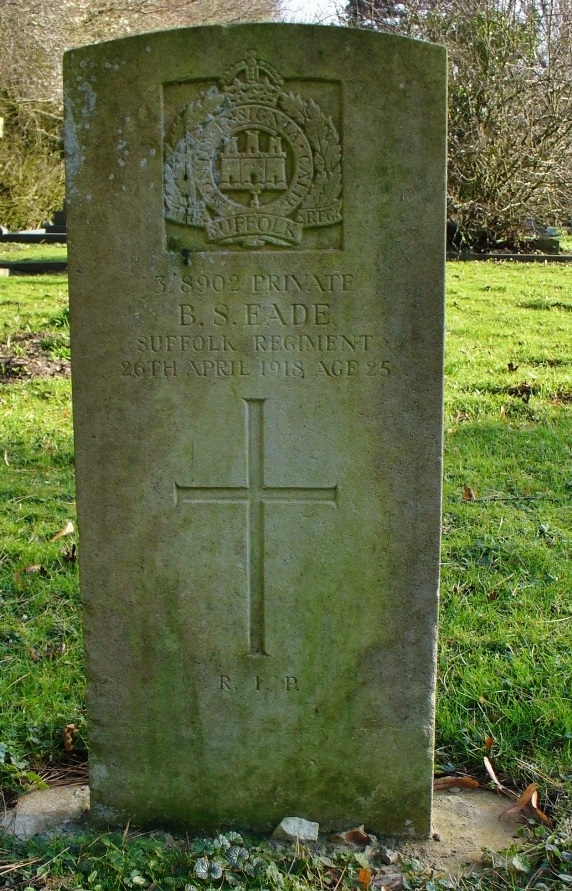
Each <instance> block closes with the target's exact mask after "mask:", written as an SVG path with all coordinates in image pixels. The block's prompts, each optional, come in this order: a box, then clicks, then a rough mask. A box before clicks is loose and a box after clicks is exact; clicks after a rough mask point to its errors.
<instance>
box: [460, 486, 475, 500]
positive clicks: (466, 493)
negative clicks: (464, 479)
mask: <svg viewBox="0 0 572 891" xmlns="http://www.w3.org/2000/svg"><path fill="white" fill-rule="evenodd" d="M476 500H477V496H476V495H475V493H474V492H473V490H472V489H471V487H470V486H467V484H466V483H465V485H464V486H463V501H476Z"/></svg>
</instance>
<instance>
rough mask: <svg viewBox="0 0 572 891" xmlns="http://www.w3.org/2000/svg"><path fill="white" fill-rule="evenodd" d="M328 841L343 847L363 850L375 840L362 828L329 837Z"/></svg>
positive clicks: (358, 827)
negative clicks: (354, 847)
mask: <svg viewBox="0 0 572 891" xmlns="http://www.w3.org/2000/svg"><path fill="white" fill-rule="evenodd" d="M330 841H332V842H335V843H337V844H343V845H355V846H356V847H357V848H365V847H366V846H367V845H371V844H372V843H373V842H374V841H375V839H374V837H373V836H371V835H368V834H367V832H366V831H365V827H364V826H357V827H356V828H355V829H348V830H347V832H339V833H335V834H334V835H331V836H330Z"/></svg>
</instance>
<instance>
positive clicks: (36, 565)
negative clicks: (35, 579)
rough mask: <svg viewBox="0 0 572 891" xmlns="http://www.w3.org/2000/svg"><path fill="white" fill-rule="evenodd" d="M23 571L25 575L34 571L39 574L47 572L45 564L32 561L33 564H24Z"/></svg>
mask: <svg viewBox="0 0 572 891" xmlns="http://www.w3.org/2000/svg"><path fill="white" fill-rule="evenodd" d="M24 572H25V573H26V575H33V574H34V573H36V572H37V573H38V574H39V575H41V576H46V575H47V574H48V570H47V569H46V567H45V566H42V564H41V563H34V565H33V566H25V567H24Z"/></svg>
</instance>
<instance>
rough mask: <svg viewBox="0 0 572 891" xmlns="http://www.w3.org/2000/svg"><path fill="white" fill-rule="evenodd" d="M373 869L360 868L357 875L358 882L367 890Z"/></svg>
mask: <svg viewBox="0 0 572 891" xmlns="http://www.w3.org/2000/svg"><path fill="white" fill-rule="evenodd" d="M371 877H372V871H371V869H363V868H362V869H360V870H359V872H358V875H357V880H358V884H359V885H360V886H361V887H362V888H363V889H364V891H367V889H368V888H369V886H370V884H371Z"/></svg>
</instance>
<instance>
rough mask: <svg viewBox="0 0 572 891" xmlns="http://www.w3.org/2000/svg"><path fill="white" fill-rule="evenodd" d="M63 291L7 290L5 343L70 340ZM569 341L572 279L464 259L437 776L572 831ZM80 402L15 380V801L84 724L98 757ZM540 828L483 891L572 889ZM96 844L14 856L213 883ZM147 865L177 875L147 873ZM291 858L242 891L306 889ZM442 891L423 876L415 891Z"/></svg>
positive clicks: (451, 323) (137, 853)
mask: <svg viewBox="0 0 572 891" xmlns="http://www.w3.org/2000/svg"><path fill="white" fill-rule="evenodd" d="M64 282H65V279H62V278H61V277H57V276H54V277H41V278H37V277H34V278H32V277H29V278H26V277H21V278H10V279H6V280H4V281H3V282H2V284H1V285H0V288H1V292H0V344H1V343H4V344H6V343H7V342H8V341H9V339H10V338H13V337H15V336H16V335H17V334H18V332H22V331H27V332H33V331H44V332H48V335H53V336H54V337H57V336H59V335H61V333H62V330H64V331H65V324H66V315H65V306H66V295H65V291H64ZM571 344H572V268H571V267H569V266H566V265H554V264H547V265H540V264H538V265H537V264H530V265H524V264H522V265H521V264H510V263H492V262H489V263H474V264H471V263H450V264H449V266H448V308H447V352H446V365H445V370H446V406H445V411H446V416H445V418H446V419H445V428H446V439H445V491H444V519H443V529H444V534H443V557H442V560H443V572H442V609H441V628H440V655H439V687H438V721H437V739H438V742H437V746H438V748H437V763H438V766H440V767H443V768H445V769H447V770H449V769H451V767H455V768H457V769H460V770H466V771H468V772H471V773H473V774H475V775H477V776H479V777H483V776H484V774H483V768H482V761H483V756H484V755H485V754H487V753H489V754H490V756H491V758H492V760H493V761H494V764H495V767H496V769H497V772H498V773H499V775H500V776H501V777H502V778H504V779H506V780H507V782H511V783H513V784H514V785H515V786H516V787H518V788H523V787H524V786H525V785H526V784H527V783H528V782H529V781H534V782H536V783H538V785H539V787H540V790H541V795H542V800H543V805H544V807H547V808H550V807H553V808H554V813H555V814H556V816H557V817H560V818H561V817H563V816H568V817H569V816H570V815H571V814H572V805H571V802H572V796H571V793H572V680H571V679H572V647H571V643H572V635H571V627H572V600H571V598H570V593H571V591H572V561H571V559H570V557H571V551H572V461H571V458H572V350H571ZM1 352H2V348H0V353H1ZM69 397H70V389H69V381H68V380H65V379H60V380H33V381H28V382H18V383H13V384H9V385H8V384H2V385H0V406H1V411H2V418H3V423H2V442H1V444H0V498H1V499H2V503H3V504H4V510H3V511H2V514H1V517H0V539H1V541H2V549H1V552H0V607H1V609H2V617H3V618H2V623H1V625H0V665H1V672H0V678H1V680H0V697H1V701H2V710H1V712H0V743H1V745H0V761H3V762H4V764H3V773H2V774H1V777H2V781H3V785H4V788H5V790H6V791H7V792H8V793H10V790H13V789H14V788H15V787H23V786H25V785H26V783H27V782H28V783H29V782H30V780H33V777H31V776H29V777H28V778H26V772H27V771H28V772H29V771H32V770H36V769H39V768H40V766H41V765H45V764H48V763H50V762H51V763H65V761H66V757H68V756H66V754H65V753H64V752H63V747H62V729H63V727H64V726H65V725H66V724H68V723H74V724H76V726H77V727H78V730H79V734H78V737H77V746H78V749H79V750H80V752H81V751H82V750H83V749H84V746H85V737H86V735H85V721H84V714H83V677H82V661H81V635H80V627H79V596H78V579H77V565H76V564H75V562H73V561H70V557H71V556H72V554H71V546H72V544H73V543H74V542H75V535H71V536H66V537H65V538H63V539H60V540H59V541H57V542H51V541H50V539H51V538H52V537H53V535H54V534H55V533H56V532H58V530H60V529H62V528H63V527H64V526H65V524H66V522H67V521H68V520H73V521H75V516H74V493H73V449H72V436H71V411H70V398H69ZM467 498H471V499H474V500H467ZM30 567H42V569H41V570H36V571H27V569H28V570H29V568H30ZM491 738H492V739H493V742H492V749H490V746H491ZM489 749H490V752H489ZM1 767H2V765H0V768H1ZM542 832H544V837H539V838H537V839H536V840H535V841H534V845H535V846H536V847H533V848H531V849H530V861H529V866H530V869H529V870H528V869H527V868H523V869H519V868H517V867H514V864H513V865H512V866H511V864H510V863H509V861H508V860H506V861H503V862H501V861H500V860H497V861H495V864H494V868H493V869H492V872H491V873H490V874H487V875H488V878H487V877H485V878H484V879H483V880H482V881H483V883H484V884H482V885H481V886H480V887H482V888H489V887H491V888H492V887H495V888H496V887H498V888H500V887H503V888H504V887H506V888H511V887H514V888H524V887H526V886H527V883H528V882H529V880H530V879H531V875H532V873H533V871H534V870H538V869H539V868H541V867H542V863H546V864H548V865H547V866H546V867H545V872H544V873H543V877H542V881H544V883H545V887H546V888H553V887H554V888H557V887H563V886H564V884H566V883H567V884H570V881H569V879H566V880H565V879H562V880H558V879H557V878H555V876H556V875H557V873H558V869H560V871H561V874H562V875H564V873H565V871H566V869H568V870H569V869H570V860H571V859H572V853H570V839H569V837H568V835H567V834H566V833H564V834H561V835H560V836H558V837H557V839H556V841H554V838H552V837H551V836H549V835H548V834H547V831H544V830H543V831H542ZM542 832H541V833H540V835H542ZM97 838H99V837H97ZM106 838H108V839H110V841H109V844H108V843H107V842H106V841H105V839H106ZM550 838H552V841H551V840H550ZM555 838H556V837H555ZM95 839H96V836H94V835H88V836H86V837H85V839H84V840H80V842H78V844H77V845H76V847H77V851H76V850H75V848H74V850H72V851H71V853H70V849H69V845H68V843H67V842H61V843H60V849H58V850H59V851H60V852H59V853H58V851H57V850H56V848H55V847H54V845H56V847H57V843H56V842H52V843H49V844H48V845H47V847H46V845H45V844H44V847H43V848H42V847H41V845H40V843H34V844H37V845H39V847H38V848H37V851H36V849H35V848H33V846H32V847H31V846H30V845H28V846H24V847H22V846H18V845H16V844H15V843H14V844H12V843H8V842H6V843H5V844H6V845H7V847H6V848H5V852H4V856H5V858H6V860H5V862H6V863H11V862H13V861H14V858H16V859H17V858H18V857H21V858H22V859H26V858H29V857H30V856H38V857H39V860H38V864H39V865H40V870H44V872H46V871H47V872H49V874H50V875H51V876H65V875H68V874H70V870H71V873H73V874H74V875H75V878H74V879H73V880H72V879H70V880H69V884H68V883H67V882H68V880H67V879H66V880H65V883H64V884H63V885H62V886H61V887H62V888H65V889H68V888H69V889H80V888H82V889H84V888H85V889H91V888H93V889H94V891H97V889H98V887H99V889H100V891H110V889H112V888H128V887H136V886H137V885H140V886H141V887H145V888H146V887H148V886H149V885H152V882H153V881H155V882H157V881H158V886H157V891H159V889H163V888H171V887H173V888H179V887H180V888H185V886H187V888H192V887H193V886H196V887H197V888H199V889H202V888H206V887H207V886H208V885H209V881H210V880H208V881H207V880H204V881H203V880H199V879H198V878H197V876H196V874H194V873H193V874H192V875H191V876H190V878H189V875H190V873H192V871H193V870H194V865H193V863H194V862H196V858H197V856H198V855H197V852H196V851H195V853H194V854H193V852H192V851H191V852H189V851H188V850H186V849H183V848H181V847H180V846H179V847H177V846H175V848H169V845H167V847H165V844H164V839H163V840H160V842H158V843H157V845H156V847H157V848H158V850H159V851H161V852H163V853H159V854H157V853H156V852H150V851H146V853H145V850H146V849H145V844H146V843H145V844H143V842H139V841H137V839H135V840H128V841H126V842H125V843H124V844H123V843H121V842H120V841H119V840H118V837H116V836H104V837H103V839H99V841H96V840H95ZM50 844H51V845H52V847H50ZM74 844H75V843H74ZM149 844H150V845H151V847H153V846H154V845H155V843H154V842H149ZM98 845H99V847H98ZM102 845H103V847H102ZM550 845H551V846H552V848H553V849H554V850H552V852H551V849H550ZM133 846H135V847H134V848H133ZM138 846H139V847H138ZM72 847H73V846H72ZM66 848H67V853H66V852H65V849H66ZM132 848H133V850H132ZM139 849H141V850H139ZM0 850H1V849H0ZM34 851H35V852H36V853H34ZM61 851H64V853H63V854H62V853H61ZM118 851H119V853H117V852H118ZM141 851H143V853H141ZM555 851H556V853H555ZM30 852H32V853H30ZM563 852H564V854H566V856H563ZM112 854H113V857H112V856H111V855H112ZM561 855H562V856H561ZM193 856H194V857H195V860H194V861H193V860H192V857H193ZM256 856H259V855H258V854H256ZM260 856H262V855H260ZM265 856H266V855H264V857H265ZM1 857H2V855H1V853H0V885H1V881H2V878H1V876H2V872H1V868H2V867H1V863H2V859H1ZM137 857H142V858H143V860H144V861H145V862H147V863H150V862H151V861H153V862H155V861H156V862H157V863H158V864H159V865H158V866H156V867H151V866H148V868H147V867H145V868H146V869H147V871H145V870H144V869H142V867H141V865H140V864H139V865H137V863H135V861H134V860H133V858H137ZM189 857H191V860H189V859H188V858H189ZM264 857H263V859H264ZM185 858H187V859H185ZM547 858H548V859H547ZM550 858H552V859H550ZM48 861H50V862H51V865H50V866H49V867H43V866H42V864H45V863H47V862H48ZM273 862H274V861H273ZM304 862H305V864H306V865H304V867H303V869H302V872H301V877H300V878H299V884H298V885H297V886H296V891H302V889H303V888H304V887H305V886H306V885H307V886H308V887H317V886H318V885H319V886H320V887H321V888H326V889H332V891H333V887H334V886H335V885H336V882H337V881H338V879H339V877H340V875H341V871H338V872H337V873H336V872H335V871H334V873H331V874H329V873H328V870H329V869H330V867H328V866H325V865H324V864H322V865H320V866H319V867H318V866H315V864H314V866H313V867H311V869H310V866H311V864H310V866H308V863H306V861H304ZM70 863H71V866H70ZM80 863H81V864H83V866H81V868H80V866H79V865H78V864H80ZM86 863H87V864H90V863H91V864H92V868H91V871H90V872H88V867H87V866H86ZM134 863H135V865H133V864H134ZM138 863H139V861H138ZM276 863H277V869H278V870H279V871H281V873H280V874H281V875H282V879H281V880H280V881H279V880H278V879H277V878H276V875H274V878H269V877H268V875H267V874H266V873H264V874H263V873H262V872H261V873H260V875H258V876H250V877H245V876H242V877H240V876H239V877H237V880H238V885H237V887H240V888H262V887H270V888H273V889H275V888H278V887H279V886H281V884H280V883H281V882H282V887H285V888H289V884H288V881H286V880H285V879H284V876H285V875H289V873H288V871H287V868H286V866H285V861H284V862H283V861H280V862H278V861H276ZM93 864H95V865H93ZM98 864H99V865H98ZM128 866H129V870H128V871H127V872H126V870H127V867H128ZM357 866H359V864H357V865H356V863H355V862H353V861H352V863H351V864H349V865H348V866H347V870H346V872H345V873H344V876H343V877H342V880H341V882H340V885H339V891H343V889H345V888H353V889H355V888H356V887H357V886H356V880H355V876H356V869H357ZM37 868H38V866H37V864H33V865H30V866H29V867H22V868H21V870H19V871H14V872H11V873H10V874H9V875H10V876H11V877H12V878H17V879H18V881H19V882H20V884H19V885H14V887H19V888H25V887H32V888H36V887H43V885H41V884H40V879H41V875H40V877H38V876H37V874H36V870H37ZM307 868H308V869H310V872H304V870H306V869H307ZM314 868H315V869H317V870H318V872H319V874H320V876H321V879H320V878H319V876H318V875H317V873H315V872H312V869H314ZM332 868H333V867H332ZM336 868H337V867H336ZM153 869H155V872H153ZM225 869H227V868H226V867H225ZM264 869H266V867H264ZM272 869H273V868H271V872H272ZM66 870H67V872H66ZM74 870H78V872H76V873H74ZM82 870H83V871H82ZM133 870H139V872H137V871H136V872H135V873H133ZM161 870H162V871H161ZM177 870H179V872H177ZM189 871H190V872H189ZM227 872H228V869H227ZM132 873H133V875H132ZM225 874H226V873H225ZM134 875H141V876H142V880H141V882H140V881H139V880H137V881H135V879H134V877H133V876H134ZM228 875H230V872H228ZM328 875H330V877H331V876H332V875H335V877H336V878H335V880H332V882H330V881H329V879H327V876H328ZM90 876H91V878H90ZM169 876H170V877H171V879H169ZM491 877H492V878H491ZM183 878H184V881H183ZM211 878H212V877H211ZM175 879H176V881H175ZM179 879H180V880H179ZM493 879H494V881H493ZM143 880H144V881H145V882H146V883H147V884H146V885H143V883H142V882H143ZM425 880H426V877H422V876H421V877H420V876H418V877H417V878H416V876H415V871H413V873H412V875H411V877H410V878H409V881H410V887H426V886H425ZM285 881H286V883H285V884H284V882H285ZM489 881H491V882H493V884H487V882H489ZM558 881H560V885H558ZM553 882H555V883H556V884H553ZM495 883H496V884H495ZM503 883H504V884H503ZM210 884H211V886H212V882H210ZM215 884H217V883H216V882H215ZM228 884H229V883H228V882H227V885H228ZM230 884H231V885H232V881H231V882H230ZM217 886H220V881H219V882H218V885H217ZM6 887H9V886H8V885H7V886H6ZM427 887H429V886H427ZM434 887H437V885H435V886H434ZM471 887H473V885H471ZM529 887H533V886H529ZM538 887H542V886H541V885H539V886H538Z"/></svg>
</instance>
